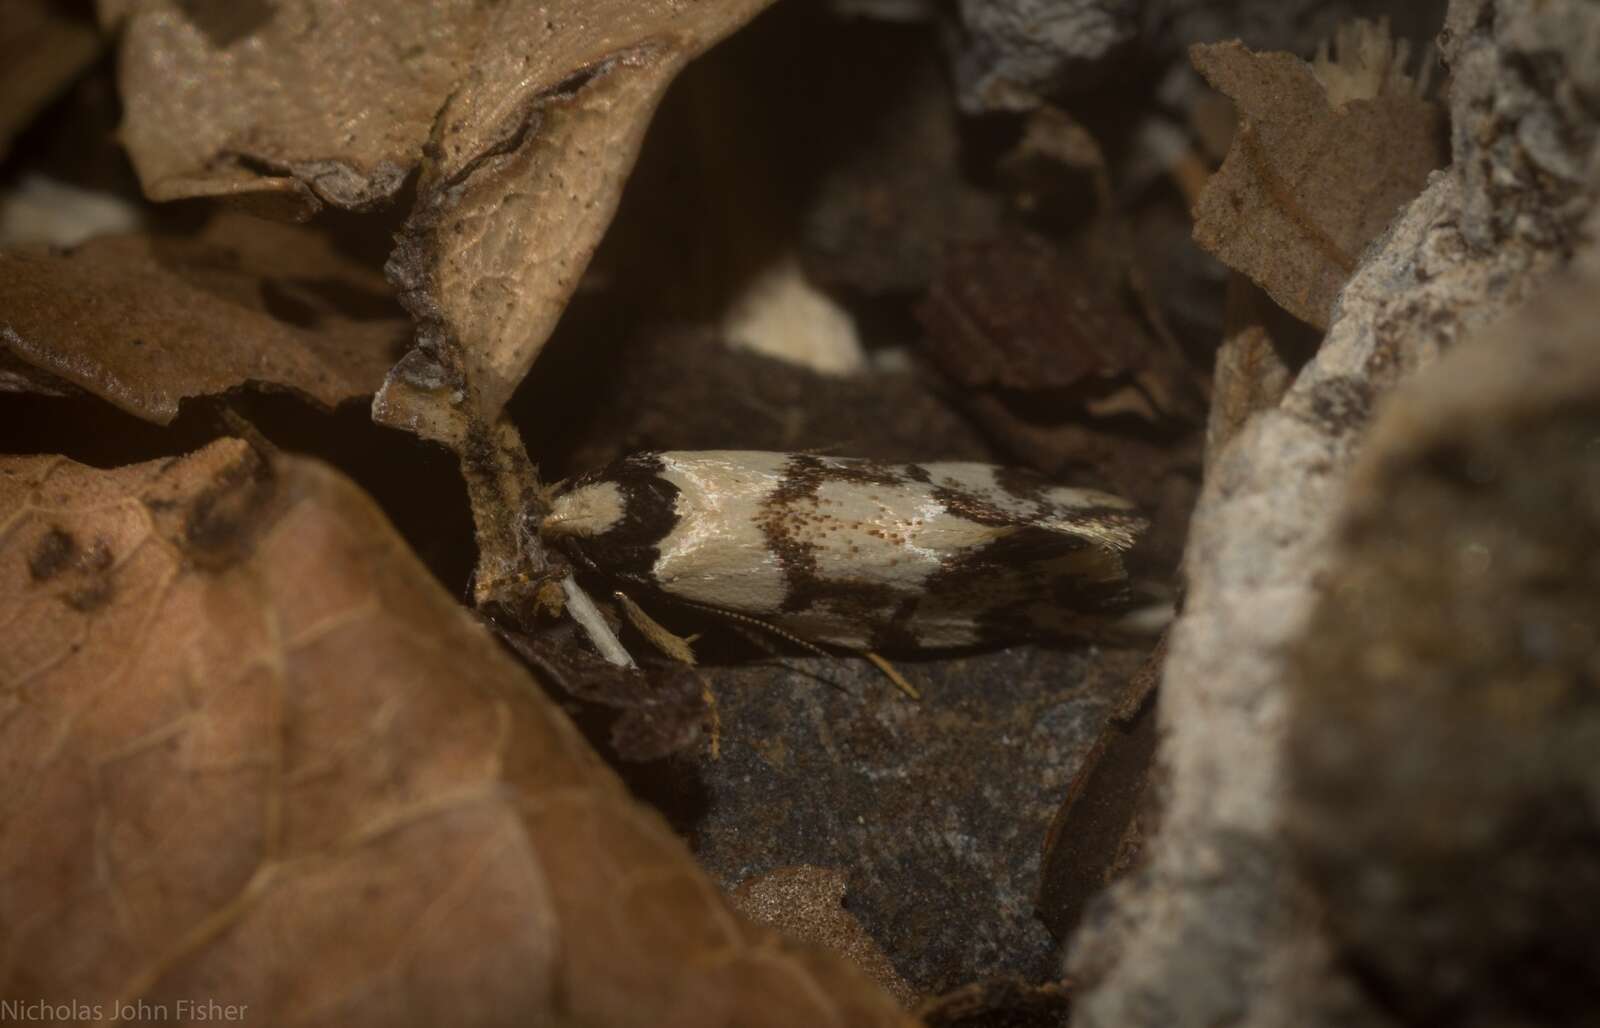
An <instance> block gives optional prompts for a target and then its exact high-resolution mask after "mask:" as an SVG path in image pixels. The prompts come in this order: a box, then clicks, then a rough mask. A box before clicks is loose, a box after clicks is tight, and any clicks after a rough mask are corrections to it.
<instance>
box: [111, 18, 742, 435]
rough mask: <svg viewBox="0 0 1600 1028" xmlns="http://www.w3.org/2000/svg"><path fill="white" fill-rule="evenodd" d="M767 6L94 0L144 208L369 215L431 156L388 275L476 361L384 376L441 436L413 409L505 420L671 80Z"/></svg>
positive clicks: (395, 408)
mask: <svg viewBox="0 0 1600 1028" xmlns="http://www.w3.org/2000/svg"><path fill="white" fill-rule="evenodd" d="M768 2H770V0H698V2H695V3H687V4H686V3H682V2H680V0H644V2H640V0H603V2H597V0H560V2H556V3H549V2H546V3H535V2H533V0H512V2H507V3H501V4H483V3H477V2H475V0H455V2H451V3H442V4H441V3H433V2H423V0H411V2H405V3H391V2H388V0H365V2H347V0H310V2H307V3H305V4H301V5H296V6H292V7H283V6H275V5H267V4H261V3H242V4H233V5H224V6H221V7H218V6H215V5H194V4H185V3H179V2H177V0H149V2H140V3H133V2H131V0H102V4H101V14H102V17H103V19H104V20H106V21H108V22H115V21H123V22H125V23H126V29H125V33H124V39H123V46H122V87H123V88H122V92H123V96H124V98H125V100H126V103H127V114H126V121H125V124H124V127H123V136H124V138H125V139H126V141H127V145H128V150H129V153H130V154H131V155H132V157H133V161H134V165H135V167H136V169H137V170H138V173H139V177H140V180H141V181H142V182H143V184H144V188H145V191H146V193H147V194H148V195H149V196H150V197H152V198H153V199H157V200H172V199H178V198H182V197H191V196H214V195H232V196H236V197H237V196H247V195H251V194H254V195H255V196H256V197H257V198H258V199H267V200H271V199H272V198H274V197H276V198H277V199H278V200H280V201H282V202H284V203H287V204H289V205H290V206H298V207H299V208H301V209H302V210H307V209H312V208H314V207H315V206H317V205H318V204H320V203H331V204H335V205H337V206H341V207H347V208H358V209H359V208H367V207H370V206H373V205H375V204H377V203H380V202H382V201H385V200H388V199H390V198H392V197H393V196H394V195H395V194H396V193H397V191H398V190H399V189H400V187H401V185H402V184H403V183H404V181H405V180H406V178H407V176H409V175H410V174H411V173H412V171H413V170H415V169H416V168H418V167H419V165H420V166H421V167H422V169H423V173H422V178H421V181H420V183H419V187H418V196H417V201H416V207H415V210H414V214H413V220H412V222H411V224H410V226H409V227H408V229H407V232H406V242H405V244H404V245H403V246H402V255H403V256H402V257H401V259H400V261H399V263H398V265H397V270H396V275H397V276H398V278H399V280H401V281H402V282H403V283H404V285H405V288H407V289H408V290H411V291H413V292H414V293H415V294H416V295H415V296H414V300H413V308H414V310H416V311H417V312H418V313H419V315H420V316H423V317H424V318H425V319H426V320H429V321H432V322H436V323H437V324H438V325H439V328H440V332H439V333H438V335H439V337H440V338H439V339H437V340H433V341H430V340H428V339H425V340H424V342H425V343H431V342H437V343H438V344H439V345H444V346H450V347H454V346H457V345H460V346H463V347H465V351H466V352H465V353H464V354H462V355H460V358H459V359H457V360H448V359H446V360H444V361H443V363H442V364H441V360H440V358H439V357H438V355H437V354H435V353H433V352H432V351H431V350H428V351H425V352H424V354H422V355H420V356H419V358H418V360H417V362H414V363H426V364H428V365H429V366H435V367H440V366H442V367H448V368H449V369H450V371H451V374H448V375H445V376H444V378H445V379H450V378H456V377H459V376H461V375H464V376H465V377H466V378H467V379H468V380H470V383H471V384H470V388H469V389H467V390H466V393H465V394H464V396H462V395H458V388H459V384H458V383H456V382H454V381H445V382H444V385H443V386H442V387H441V388H442V392H434V391H430V390H428V389H422V390H421V392H422V393H424V394H426V396H427V398H428V399H422V398H419V397H418V396H416V395H414V393H415V392H416V391H417V387H418V384H419V382H420V381H422V379H423V378H425V377H426V376H422V375H421V374H420V372H419V371H418V369H417V368H416V367H414V366H413V367H412V368H410V369H409V373H407V374H405V375H402V376H400V378H398V379H397V380H396V382H395V383H394V384H393V386H392V387H391V389H392V391H398V392H405V391H406V390H408V389H409V390H411V391H412V392H413V395H409V396H408V397H407V399H406V400H405V401H402V400H401V399H398V398H394V397H391V398H390V399H389V400H388V401H386V403H385V404H383V405H381V406H380V408H379V409H380V411H381V412H385V413H383V417H384V419H385V420H386V421H387V422H388V423H390V424H396V425H403V426H406V427H411V428H414V429H417V428H420V429H423V430H424V431H438V432H445V431H448V429H447V428H446V427H445V426H444V424H443V422H442V421H441V420H440V419H438V418H429V417H428V416H426V414H425V413H423V414H418V412H417V411H416V407H417V406H418V403H419V402H420V403H421V405H422V406H427V405H428V400H429V399H431V400H436V401H439V402H440V405H441V406H442V407H443V408H445V409H449V408H451V407H453V406H456V405H459V404H460V403H461V402H463V399H466V400H470V402H471V403H472V405H473V406H475V408H476V409H477V410H478V411H480V412H481V414H482V417H481V418H480V420H481V421H482V422H483V423H484V424H492V423H493V421H494V420H495V416H496V414H497V413H498V412H499V409H500V407H501V405H502V404H503V403H504V402H505V400H506V398H507V397H509V396H510V394H511V392H512V390H513V389H514V388H515V387H516V384H517V383H518V382H519V381H520V380H521V379H522V376H523V375H524V374H525V373H526V371H527V369H528V366H529V365H530V364H531V363H532V362H533V359H534V357H535V356H536V355H537V354H538V352H539V350H540V348H541V347H542V346H543V345H544V341H545V338H546V337H547V336H548V335H549V333H550V330H551V329H552V328H553V327H554V325H555V322H556V318H557V317H558V316H559V315H560V313H561V310H562V308H563V307H564V306H565V304H566V301H567V298H568V297H569V296H570V295H571V293H572V290H573V289H574V288H575V287H576V286H577V283H578V279H579V277H580V275H581V274H582V271H583V269H584V267H585V265H587V263H588V261H589V258H590V256H591V255H592V254H593V251H594V247H595V245H596V243H597V242H598V240H599V238H600V235H601V233H602V232H604V230H605V228H606V226H607V224H608V223H609V222H610V220H611V215H612V213H613V212H614V210H615V208H616V204H617V199H618V197H619V196H620V194H621V191H622V184H623V182H624V181H625V180H626V178H627V176H628V172H629V171H630V170H631V168H632V166H633V162H634V158H635V156H636V155H637V152H638V149H639V144H640V142H641V140H642V139H643V136H644V129H645V126H646V124H647V123H648V121H649V118H650V115H651V113H652V112H653V111H654V110H655V106H656V103H657V102H658V101H659V100H660V98H661V94H662V92H663V91H664V90H665V89H666V87H667V84H668V83H669V82H671V81H672V79H673V77H674V76H675V75H676V74H677V73H678V71H679V70H680V69H681V68H682V67H683V66H684V64H685V63H687V61H688V60H689V59H690V58H692V57H693V56H694V55H696V54H697V53H699V52H700V51H702V50H704V49H705V48H706V47H708V46H710V45H711V44H713V43H715V42H716V41H717V40H718V39H720V38H721V37H722V36H724V35H726V34H727V33H728V32H731V31H732V30H734V29H735V28H737V27H738V26H739V25H741V24H743V23H744V21H745V20H747V19H748V18H749V17H750V16H752V15H753V14H755V12H756V11H758V10H760V9H761V8H762V7H764V6H766V4H767V3H768ZM424 358H425V360H424ZM434 378H435V379H438V378H439V376H438V375H435V376H434ZM440 380H441V381H443V379H440ZM430 381H431V380H430ZM462 437H463V434H462V433H458V434H457V435H456V436H455V437H454V439H455V440H456V441H459V439H461V438H462Z"/></svg>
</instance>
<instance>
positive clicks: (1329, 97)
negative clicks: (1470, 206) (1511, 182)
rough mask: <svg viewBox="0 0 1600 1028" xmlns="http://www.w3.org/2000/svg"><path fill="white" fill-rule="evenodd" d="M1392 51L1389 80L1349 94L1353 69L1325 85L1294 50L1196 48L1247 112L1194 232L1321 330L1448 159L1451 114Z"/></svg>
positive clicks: (1384, 74)
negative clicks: (1366, 256) (1363, 265)
mask: <svg viewBox="0 0 1600 1028" xmlns="http://www.w3.org/2000/svg"><path fill="white" fill-rule="evenodd" d="M1385 38H1386V37H1385ZM1386 52H1387V53H1389V56H1390V58H1391V60H1389V61H1386V62H1385V63H1384V64H1383V66H1382V67H1381V68H1380V69H1378V70H1376V71H1374V72H1373V73H1372V74H1371V75H1369V76H1368V81H1372V80H1375V81H1376V82H1377V83H1378V84H1379V87H1380V88H1378V89H1377V90H1376V91H1373V90H1369V91H1368V93H1369V94H1370V95H1366V96H1359V95H1358V98H1354V99H1347V98H1346V97H1347V96H1349V90H1350V89H1351V86H1350V85H1349V84H1348V76H1346V77H1345V78H1340V79H1337V80H1335V79H1333V78H1332V77H1329V78H1328V81H1336V82H1337V83H1338V87H1337V88H1333V87H1325V85H1324V82H1323V80H1321V79H1319V77H1318V74H1317V72H1315V71H1314V70H1313V69H1312V66H1311V65H1309V64H1307V63H1306V62H1304V61H1302V60H1300V59H1299V58H1297V57H1295V56H1293V55H1292V54H1285V53H1255V52H1252V51H1250V50H1248V49H1246V48H1245V47H1244V45H1243V44H1241V43H1238V42H1231V43H1213V44H1205V45H1198V46H1195V47H1193V48H1191V49H1190V51H1189V53H1190V57H1191V59H1192V60H1193V61H1194V65H1195V67H1196V68H1198V69H1199V70H1200V73H1201V74H1203V75H1204V76H1205V77H1206V79H1207V80H1208V81H1209V82H1210V83H1211V84H1212V85H1213V86H1215V87H1216V88H1217V89H1219V90H1221V91H1222V92H1223V93H1226V94H1227V95H1228V96H1229V97H1230V98H1232V100H1233V102H1234V104H1235V105H1236V107H1237V108H1238V113H1239V128H1238V131H1237V132H1236V133H1235V134H1234V140H1233V149H1232V150H1230V151H1229V153H1228V157H1227V160H1225V161H1224V162H1223V165H1222V168H1221V170H1219V171H1218V172H1217V173H1216V174H1215V175H1214V176H1212V178H1211V180H1210V182H1208V183H1207V184H1206V189H1205V192H1204V193H1202V194H1201V196H1200V202H1199V205H1198V207H1197V210H1196V212H1195V240H1196V241H1197V242H1199V244H1200V245H1201V246H1203V247H1204V248H1205V249H1207V250H1209V251H1211V252H1212V253H1214V254H1216V256H1217V257H1219V258H1220V259H1221V260H1222V261H1223V262H1224V263H1226V264H1227V265H1229V266H1230V267H1232V268H1235V269H1237V270H1238V271H1241V272H1243V273H1245V274H1246V275H1248V276H1250V278H1251V279H1252V280H1254V281H1255V282H1256V283H1257V284H1258V285H1260V286H1261V287H1262V288H1263V289H1265V290H1266V291H1267V293H1268V294H1269V295H1270V296H1271V297H1272V298H1273V299H1274V300H1275V301H1277V302H1278V303H1279V304H1280V305H1281V306H1282V307H1283V308H1284V309H1285V310H1287V311H1289V313H1291V314H1293V315H1294V316H1295V317H1297V318H1300V319H1302V320H1304V321H1307V322H1309V323H1311V324H1313V325H1315V326H1317V327H1318V328H1327V327H1328V318H1329V315H1330V314H1331V312H1332V308H1333V301H1334V300H1335V298H1336V297H1337V296H1338V294H1339V290H1340V289H1341V288H1342V287H1343V286H1344V283H1345V280H1346V279H1348V278H1349V277H1350V273H1351V272H1352V271H1353V270H1355V266H1356V261H1357V259H1358V258H1359V257H1360V256H1361V252H1362V251H1363V250H1364V249H1365V248H1366V245H1367V244H1368V243H1369V242H1371V241H1372V240H1373V239H1374V238H1375V237H1376V236H1377V235H1378V234H1379V233H1380V232H1382V231H1383V230H1384V228H1385V227H1386V226H1387V225H1388V224H1389V222H1390V220H1392V219H1393V217H1394V216H1395V214H1396V213H1397V212H1398V210H1399V209H1400V207H1401V205H1402V204H1404V203H1405V202H1406V201H1408V200H1410V199H1411V198H1412V197H1414V196H1416V195H1417V194H1418V193H1419V192H1420V191H1421V189H1422V186H1423V183H1424V182H1426V181H1427V178H1428V174H1429V172H1431V171H1433V170H1434V169H1435V168H1438V167H1440V166H1442V165H1443V164H1444V162H1445V159H1446V157H1447V156H1448V150H1447V149H1446V145H1445V144H1446V140H1445V138H1444V114H1443V112H1442V111H1440V110H1439V108H1438V107H1437V106H1436V105H1434V104H1432V103H1430V102H1428V101H1426V100H1423V99H1422V98H1421V97H1420V96H1418V95H1417V93H1416V91H1415V89H1414V87H1412V86H1411V83H1410V82H1409V80H1407V79H1406V78H1405V77H1404V74H1403V72H1402V71H1400V70H1399V68H1400V66H1403V64H1404V60H1405V55H1404V50H1403V49H1401V50H1400V51H1399V52H1398V54H1396V53H1393V52H1391V51H1386ZM1366 54H1367V51H1366V50H1362V49H1360V48H1359V47H1358V48H1357V53H1356V55H1353V56H1352V58H1351V59H1352V60H1359V58H1360V57H1361V56H1365V55H1366ZM1324 74H1325V75H1326V71H1324Z"/></svg>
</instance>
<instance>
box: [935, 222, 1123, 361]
mask: <svg viewBox="0 0 1600 1028" xmlns="http://www.w3.org/2000/svg"><path fill="white" fill-rule="evenodd" d="M1103 275H1104V269H1103V268H1101V269H1090V268H1086V267H1082V266H1075V264H1074V262H1071V261H1068V260H1066V259H1065V258H1064V257H1063V255H1062V254H1061V253H1059V252H1058V251H1057V250H1056V249H1055V248H1053V247H1051V246H1049V245H1048V244H1046V243H1044V242H1043V241H1041V240H1037V239H1033V238H1031V237H1016V238H1002V239H999V240H991V241H989V242H985V243H974V244H968V245H964V246H953V247H950V248H949V249H948V251H947V252H946V255H945V259H944V261H943V264H942V266H941V268H940V269H939V273H938V275H937V277H936V278H935V279H934V281H933V284H932V286H931V288H930V289H929V292H928V296H927V299H926V300H924V301H923V303H922V305H921V307H920V308H919V309H918V312H917V313H918V317H919V318H920V320H921V321H922V324H923V327H924V328H926V329H927V333H926V335H925V336H924V337H923V343H924V345H925V346H927V347H928V348H929V350H931V351H932V355H933V357H934V359H935V361H936V362H937V363H938V365H939V367H940V368H941V369H943V370H944V372H945V373H946V374H948V375H950V376H951V377H952V378H954V379H955V380H956V381H957V382H960V383H961V384H963V385H966V386H977V387H980V388H986V387H993V386H999V387H1002V388H1006V389H1022V390H1044V389H1060V388H1066V387H1070V386H1074V385H1078V384H1080V383H1082V382H1084V381H1085V380H1090V381H1092V380H1094V379H1108V378H1113V377H1116V376H1118V375H1121V374H1123V373H1125V372H1128V371H1131V370H1139V369H1142V368H1143V367H1144V366H1145V365H1146V364H1148V363H1150V362H1151V352H1152V351H1153V350H1154V349H1155V345H1154V344H1153V343H1152V342H1151V340H1150V338H1149V337H1148V336H1147V335H1146V334H1145V332H1144V330H1143V329H1142V328H1141V327H1140V325H1139V323H1138V322H1136V321H1135V320H1134V319H1133V318H1132V317H1130V316H1129V315H1128V314H1127V313H1126V312H1125V311H1124V310H1123V309H1122V307H1121V305H1120V304H1119V303H1117V302H1116V299H1117V294H1116V293H1115V291H1114V289H1113V287H1112V286H1111V285H1110V284H1108V283H1107V282H1105V281H1104V280H1103Z"/></svg>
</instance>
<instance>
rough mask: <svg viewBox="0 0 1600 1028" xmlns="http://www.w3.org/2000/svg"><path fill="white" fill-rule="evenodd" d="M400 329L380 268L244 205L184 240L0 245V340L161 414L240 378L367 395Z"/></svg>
mask: <svg viewBox="0 0 1600 1028" xmlns="http://www.w3.org/2000/svg"><path fill="white" fill-rule="evenodd" d="M409 335H410V325H409V323H408V322H407V320H406V318H405V315H404V312H402V311H401V310H400V309H399V308H398V307H397V306H396V305H395V303H394V300H393V294H392V292H391V291H390V290H389V288H388V286H387V284H386V283H385V282H384V280H383V277H382V276H381V275H379V274H377V273H376V272H375V271H372V270H369V269H368V268H366V267H364V266H362V265H361V263H360V262H359V261H357V260H354V259H352V258H350V257H347V256H345V255H343V254H341V253H340V252H339V251H337V250H336V249H335V248H334V247H333V246H332V245H331V244H330V243H329V241H328V240H327V238H326V237H325V236H323V235H322V234H320V233H318V232H314V231H311V230H309V229H303V228H297V227H294V226H290V225H280V224H275V223H271V222H262V221H258V220H256V219H253V218H247V217H244V216H241V215H232V216H223V217H218V218H216V219H213V221H212V222H211V223H210V224H209V225H207V227H206V228H205V230H204V231H203V232H201V233H200V234H199V235H198V236H195V237H193V238H180V237H164V236H149V235H127V236H112V237H105V238H101V239H97V240H94V241H91V242H89V243H86V244H85V245H83V246H82V247H79V248H78V249H76V250H72V251H70V252H66V253H61V252H58V251H52V250H46V249H43V248H40V249H22V250H14V251H11V252H9V253H5V254H0V346H4V347H5V348H7V349H9V350H10V353H11V355H12V356H13V357H14V358H16V359H18V360H19V361H21V362H24V363H26V364H28V365H32V366H33V367H34V368H37V369H39V370H40V371H42V372H44V373H46V374H48V375H52V376H55V377H56V378H59V379H63V380H65V381H66V382H69V383H71V384H72V385H74V386H78V387H80V388H82V389H85V390H87V391H89V392H91V393H95V394H97V395H99V396H101V397H103V398H105V399H106V400H109V401H110V402H111V403H114V404H116V405H117V406H118V407H121V408H122V409H123V410H125V411H127V412H128V413H130V414H134V415H137V416H138V417H141V418H144V419H146V420H148V421H154V422H157V423H160V424H166V423H167V422H170V421H171V420H172V419H173V418H174V417H176V416H177V414H178V404H179V401H180V400H182V399H184V398H185V397H190V396H205V395H211V394H215V393H221V392H225V391H226V390H228V389H232V388H234V387H236V386H240V385H244V384H246V383H255V384H260V385H266V386H278V387H284V388H288V389H292V390H294V391H296V392H299V393H302V394H304V395H306V396H308V397H310V398H312V399H314V400H316V401H318V402H320V403H323V404H325V405H327V406H330V407H331V406H333V405H335V404H337V403H339V402H340V401H343V400H348V399H352V398H354V397H358V396H364V395H368V394H370V393H372V392H374V391H376V389H377V388H378V386H379V384H380V383H381V382H382V381H383V375H384V372H385V371H386V370H387V369H388V367H389V365H390V364H391V363H392V362H393V358H394V355H395V353H396V352H397V351H398V350H399V349H400V348H401V347H402V346H403V345H404V343H405V341H406V340H407V339H408V338H409Z"/></svg>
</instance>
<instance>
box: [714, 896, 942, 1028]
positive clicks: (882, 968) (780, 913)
mask: <svg viewBox="0 0 1600 1028" xmlns="http://www.w3.org/2000/svg"><path fill="white" fill-rule="evenodd" d="M846 885H847V883H846V880H845V875H844V872H843V871H839V870H836V869H834V868H830V867H815V866H813V865H810V864H802V865H800V866H798V867H779V868H774V869H773V870H771V871H768V872H767V873H765V874H761V875H755V876H753V877H751V878H746V879H745V880H744V881H742V882H740V883H739V886H738V888H736V889H734V890H733V895H732V896H731V897H730V898H731V900H732V902H733V905H734V907H735V908H736V909H737V910H738V911H739V912H740V913H741V914H744V915H745V916H746V917H749V918H750V919H751V920H753V921H755V922H757V923H758V924H764V925H768V926H770V927H772V928H776V929H777V930H778V931H781V932H783V933H784V934H785V935H787V936H788V937H789V938H791V939H799V940H803V941H805V942H809V943H812V944H814V945H818V946H823V947H826V948H827V949H830V950H832V951H833V952H835V953H838V954H839V955H840V956H843V957H847V958H848V959H849V960H850V961H851V962H852V963H854V964H855V965H856V966H857V967H859V968H860V969H861V970H862V971H863V972H865V973H866V974H867V975H868V976H869V977H871V978H872V980H873V981H875V982H877V983H878V984H879V985H881V986H883V987H884V989H886V990H887V991H888V992H889V993H890V994H891V995H892V996H894V997H895V998H896V999H898V1000H899V1001H900V1002H902V1003H904V1004H906V1005H907V1006H910V1005H911V1004H912V1003H913V1002H915V1000H916V998H917V993H916V990H915V989H913V988H912V987H911V983H910V982H907V981H906V980H905V979H904V978H902V977H900V973H899V972H898V971H896V970H895V969H894V965H893V964H891V963H890V962H889V958H888V957H887V956H885V955H884V952H883V950H881V949H879V948H878V944H877V942H875V941H874V940H873V938H872V936H870V935H868V934H867V930H866V929H865V928H863V927H861V922H860V921H857V920H856V919H855V916H854V915H852V914H851V913H850V912H849V911H848V910H846V909H845V908H844V902H843V901H844V894H845V887H846Z"/></svg>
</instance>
